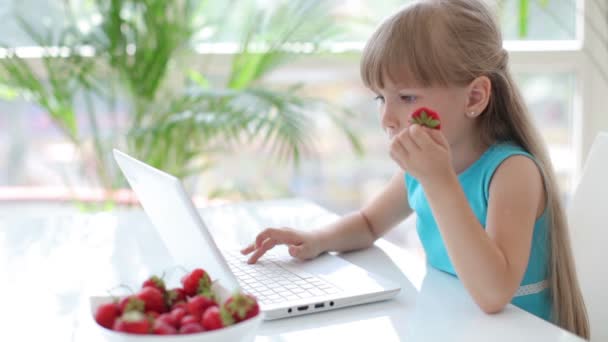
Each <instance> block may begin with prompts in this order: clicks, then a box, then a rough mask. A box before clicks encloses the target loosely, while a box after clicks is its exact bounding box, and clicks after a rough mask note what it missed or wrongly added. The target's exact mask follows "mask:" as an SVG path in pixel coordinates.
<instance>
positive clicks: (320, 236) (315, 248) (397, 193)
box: [241, 171, 412, 263]
mask: <svg viewBox="0 0 608 342" xmlns="http://www.w3.org/2000/svg"><path fill="white" fill-rule="evenodd" d="M411 212H412V210H411V209H410V207H409V205H408V203H407V195H406V190H405V177H404V175H403V172H401V171H400V172H397V173H396V174H395V176H393V178H392V179H391V181H390V182H389V183H388V185H387V186H386V187H385V188H384V190H383V191H382V192H381V193H380V194H379V195H378V196H376V197H375V198H374V199H373V200H372V201H371V203H369V204H368V205H366V206H365V207H364V208H363V209H362V210H360V211H359V212H355V213H352V214H349V215H346V216H344V217H342V218H340V219H339V220H337V221H336V222H334V223H332V224H330V225H328V226H326V227H324V228H321V229H319V230H314V231H298V230H295V229H292V228H287V227H283V228H266V229H264V230H263V231H262V232H261V233H260V234H258V235H257V237H256V239H255V241H254V242H253V243H252V244H250V245H249V246H247V247H245V248H243V249H242V250H241V253H243V254H251V256H250V257H249V259H248V262H249V263H256V262H257V261H258V259H260V258H261V257H262V256H263V255H264V253H266V251H268V250H269V249H271V248H273V247H274V246H276V245H280V244H285V245H288V246H289V247H288V250H289V254H291V256H293V257H294V258H298V259H302V260H306V259H312V258H315V257H317V256H318V255H319V254H321V253H323V252H326V251H338V252H345V251H350V250H355V249H362V248H367V247H370V246H371V245H372V244H373V243H374V241H376V239H378V238H379V237H380V236H382V235H383V234H384V233H386V232H387V231H388V230H389V229H391V228H392V227H394V226H395V225H396V224H397V223H399V222H400V221H402V220H403V219H405V218H406V217H407V216H408V215H409V214H410V213H411Z"/></svg>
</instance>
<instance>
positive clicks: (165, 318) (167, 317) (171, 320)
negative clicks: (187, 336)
mask: <svg viewBox="0 0 608 342" xmlns="http://www.w3.org/2000/svg"><path fill="white" fill-rule="evenodd" d="M159 321H160V322H163V323H165V324H169V325H170V326H172V327H174V328H177V323H178V322H179V321H176V320H175V317H174V316H171V314H170V313H164V314H162V315H160V316H158V317H157V318H156V320H155V322H159Z"/></svg>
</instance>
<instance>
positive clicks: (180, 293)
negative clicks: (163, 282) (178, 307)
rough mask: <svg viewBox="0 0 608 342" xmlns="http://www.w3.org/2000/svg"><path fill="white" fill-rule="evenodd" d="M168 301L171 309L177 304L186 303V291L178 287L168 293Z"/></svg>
mask: <svg viewBox="0 0 608 342" xmlns="http://www.w3.org/2000/svg"><path fill="white" fill-rule="evenodd" d="M166 299H167V305H169V307H173V305H175V303H179V302H185V301H186V292H184V289H182V288H180V287H176V288H174V289H171V290H169V291H167V295H166Z"/></svg>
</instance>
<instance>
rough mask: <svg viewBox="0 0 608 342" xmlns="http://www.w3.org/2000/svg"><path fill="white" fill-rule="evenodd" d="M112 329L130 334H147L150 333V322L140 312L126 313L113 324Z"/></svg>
mask: <svg viewBox="0 0 608 342" xmlns="http://www.w3.org/2000/svg"><path fill="white" fill-rule="evenodd" d="M113 329H114V330H116V331H120V332H126V333H130V334H147V333H148V332H150V321H149V320H148V319H147V318H146V316H145V315H144V314H142V313H141V312H137V311H128V312H126V313H124V314H123V315H122V316H120V318H119V319H117V320H116V321H115V322H114V326H113Z"/></svg>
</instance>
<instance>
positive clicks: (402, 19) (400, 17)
mask: <svg viewBox="0 0 608 342" xmlns="http://www.w3.org/2000/svg"><path fill="white" fill-rule="evenodd" d="M507 66H508V54H507V52H506V51H505V50H504V49H503V47H502V37H501V32H500V29H499V27H498V25H497V23H496V19H495V18H494V16H493V15H492V11H491V10H490V9H489V8H488V7H487V6H486V4H485V3H484V2H483V1H481V0H426V1H419V2H416V3H414V4H411V5H409V6H407V7H405V8H404V9H402V10H400V11H399V12H398V13H396V14H394V15H393V16H391V17H389V18H388V19H386V20H385V21H384V22H383V23H382V24H381V25H380V27H379V28H378V29H377V30H376V31H375V33H374V34H373V35H372V37H371V38H370V39H369V41H368V42H367V45H366V47H365V49H364V51H363V56H362V60H361V77H362V79H363V82H364V83H365V85H366V86H367V87H368V88H371V89H378V88H384V80H385V79H384V77H389V79H391V81H393V82H398V81H404V80H407V81H408V82H410V84H411V85H415V86H420V87H429V86H450V85H459V86H464V85H468V84H470V82H472V81H473V80H474V79H475V78H477V77H479V76H486V77H488V78H489V79H490V80H491V82H492V92H491V98H490V102H489V104H488V106H487V108H486V109H485V111H484V112H483V113H482V114H481V115H480V117H479V118H478V125H479V132H480V135H481V136H480V139H481V140H482V142H483V143H484V144H486V145H487V146H489V145H491V144H493V143H496V142H501V141H513V142H515V143H517V144H519V145H520V146H521V147H522V148H524V149H525V150H526V151H527V152H528V153H530V154H532V155H533V156H534V157H535V158H536V160H537V163H538V165H539V168H540V170H541V172H542V174H543V179H544V185H545V191H546V198H547V202H546V206H547V209H548V212H547V213H548V215H549V216H548V218H549V227H550V230H549V234H548V240H549V241H548V244H550V246H551V248H550V255H549V260H550V265H549V266H548V276H549V284H550V292H551V297H552V301H553V312H552V319H553V321H554V322H555V323H556V324H558V325H559V326H561V327H562V328H564V329H567V330H569V331H571V332H573V333H575V334H577V335H579V336H581V337H584V338H587V339H588V338H589V322H588V318H587V312H586V309H585V304H584V301H583V296H582V294H581V290H580V286H579V284H578V280H577V276H576V270H575V267H574V261H573V256H572V251H571V247H570V238H569V235H568V226H567V221H566V218H565V214H564V210H563V208H562V204H561V202H560V199H559V191H558V186H557V183H556V179H555V174H554V172H553V167H552V165H551V161H550V159H549V157H548V153H547V150H546V147H545V145H544V143H543V141H542V138H541V136H540V134H539V132H538V131H537V130H536V128H535V127H534V125H533V124H532V121H531V119H530V117H529V115H528V111H527V108H526V105H525V103H524V101H523V99H522V97H521V95H520V93H519V90H518V89H517V86H516V85H515V82H514V81H513V78H512V76H511V74H510V72H509V70H508V68H507ZM397 78H398V79H397Z"/></svg>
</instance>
